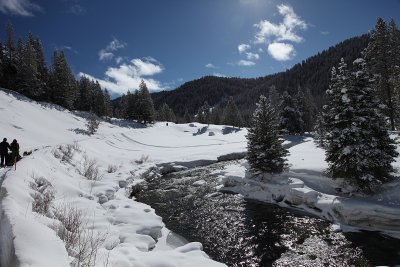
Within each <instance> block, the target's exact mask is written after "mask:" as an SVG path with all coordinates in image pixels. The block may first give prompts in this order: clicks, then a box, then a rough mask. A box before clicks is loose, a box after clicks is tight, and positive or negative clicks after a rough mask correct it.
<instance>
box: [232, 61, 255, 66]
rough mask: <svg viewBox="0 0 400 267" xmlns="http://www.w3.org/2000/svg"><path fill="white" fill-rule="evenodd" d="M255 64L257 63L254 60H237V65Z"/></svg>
mask: <svg viewBox="0 0 400 267" xmlns="http://www.w3.org/2000/svg"><path fill="white" fill-rule="evenodd" d="M255 64H256V63H254V62H253V61H250V60H239V61H238V62H236V65H238V66H244V67H250V66H254V65H255Z"/></svg>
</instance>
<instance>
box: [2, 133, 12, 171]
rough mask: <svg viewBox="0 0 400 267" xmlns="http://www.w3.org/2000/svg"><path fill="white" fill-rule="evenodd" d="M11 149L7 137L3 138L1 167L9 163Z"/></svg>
mask: <svg viewBox="0 0 400 267" xmlns="http://www.w3.org/2000/svg"><path fill="white" fill-rule="evenodd" d="M9 149H10V150H11V147H10V144H9V143H8V142H7V138H4V139H3V142H1V143H0V157H1V165H0V166H1V167H5V166H6V164H7V157H8V150H9Z"/></svg>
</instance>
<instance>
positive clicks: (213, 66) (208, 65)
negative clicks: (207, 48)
mask: <svg viewBox="0 0 400 267" xmlns="http://www.w3.org/2000/svg"><path fill="white" fill-rule="evenodd" d="M205 67H206V68H208V69H218V67H217V66H215V65H214V64H212V63H208V64H206V65H205Z"/></svg>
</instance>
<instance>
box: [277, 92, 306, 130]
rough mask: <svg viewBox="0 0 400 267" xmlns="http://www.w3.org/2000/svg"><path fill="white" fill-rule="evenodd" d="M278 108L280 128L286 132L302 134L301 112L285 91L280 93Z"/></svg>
mask: <svg viewBox="0 0 400 267" xmlns="http://www.w3.org/2000/svg"><path fill="white" fill-rule="evenodd" d="M280 110H281V121H280V128H281V129H282V130H283V131H284V132H286V133H288V134H303V132H304V122H303V120H302V118H301V113H300V111H299V108H298V106H297V104H296V102H295V101H294V100H293V98H292V97H291V95H289V93H288V92H287V91H285V92H284V93H283V95H282V102H281V105H280Z"/></svg>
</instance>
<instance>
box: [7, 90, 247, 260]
mask: <svg viewBox="0 0 400 267" xmlns="http://www.w3.org/2000/svg"><path fill="white" fill-rule="evenodd" d="M0 109H1V113H2V118H3V120H2V127H1V130H2V132H1V134H2V135H3V136H4V137H7V138H8V140H12V139H14V138H16V139H17V140H18V142H19V144H20V147H21V154H22V152H23V151H30V150H33V151H34V152H33V153H32V154H31V155H29V156H27V157H24V158H23V159H22V160H21V161H20V162H18V166H17V171H14V170H13V169H11V168H6V169H2V170H1V173H0V175H1V180H3V183H2V190H1V201H2V203H1V211H2V212H1V240H2V243H1V262H2V264H1V266H9V265H13V264H12V263H13V262H14V263H15V262H18V263H19V264H20V266H28V265H29V266H41V267H43V266H52V267H53V266H69V264H70V262H71V261H73V258H71V257H69V256H68V253H67V250H66V248H65V244H64V243H63V242H62V241H61V239H60V238H59V237H58V236H60V234H59V235H58V236H57V234H56V231H58V232H59V231H60V229H61V228H62V227H63V226H60V221H62V220H60V215H59V213H63V212H64V213H67V214H68V211H71V210H72V211H77V213H81V214H82V216H81V217H82V221H83V222H82V224H84V227H85V229H90V231H86V232H84V233H83V234H82V235H87V236H92V241H93V240H98V241H99V243H101V245H99V246H98V247H99V249H98V253H97V255H96V257H94V255H92V256H91V257H92V258H91V261H92V262H93V261H94V258H96V266H107V265H108V266H160V264H162V263H163V264H167V263H168V266H188V265H189V262H190V265H191V266H221V264H219V263H216V262H213V261H211V260H209V259H208V257H207V256H206V255H205V253H204V252H202V250H201V244H199V243H190V244H187V245H185V246H183V247H178V248H174V247H173V246H172V247H171V245H168V244H167V243H168V242H167V241H168V240H169V239H171V238H172V239H173V236H171V234H169V233H168V230H167V229H165V228H164V225H163V223H162V220H161V218H160V217H158V216H157V215H156V214H155V213H154V210H153V209H152V208H151V207H149V206H147V205H145V204H142V203H138V202H135V201H132V200H131V199H130V198H129V190H128V188H130V186H128V185H132V184H135V183H138V182H140V181H141V173H143V172H145V171H146V170H147V169H148V168H149V167H150V166H154V165H155V164H158V163H162V162H172V161H176V162H186V161H195V160H204V159H205V160H216V159H217V157H218V156H219V155H223V154H227V153H230V152H241V151H244V150H245V147H246V142H245V138H244V136H245V134H246V131H245V130H241V131H238V132H233V133H230V134H223V128H222V127H221V126H211V127H209V128H207V129H206V128H204V129H203V128H202V127H204V125H198V124H194V125H174V124H172V123H169V126H166V123H158V124H155V125H154V126H152V127H149V128H141V126H140V125H136V124H129V123H125V122H122V121H115V122H114V124H109V123H106V122H102V123H101V124H100V127H99V131H98V132H97V133H96V134H95V135H93V136H90V137H89V136H88V135H85V134H83V132H84V131H85V129H86V127H85V123H86V121H85V119H84V116H85V114H81V115H82V116H80V114H73V113H71V112H69V111H66V110H63V109H61V108H59V107H55V106H51V105H48V104H38V103H36V102H33V101H30V100H28V99H26V98H24V97H21V96H19V95H15V94H12V93H10V92H5V91H0ZM118 125H120V126H118ZM210 131H212V132H213V133H214V135H213V136H209V132H210ZM3 136H2V138H3ZM68 148H70V150H71V151H72V152H71V154H72V156H71V157H67V158H66V157H64V156H65V153H64V152H65V151H66V149H68ZM63 157H64V160H63ZM89 163H95V165H96V166H97V167H98V171H99V172H98V177H95V178H98V179H94V180H89V179H88V178H86V177H84V176H83V175H82V174H84V169H85V167H86V166H87V165H88V164H89ZM43 181H44V182H43ZM43 184H46V185H44V186H43ZM46 187H47V188H46ZM50 189H51V191H53V192H54V195H55V198H54V201H53V206H54V207H55V208H56V210H54V209H50V210H49V211H47V212H46V213H45V214H44V215H43V214H40V213H37V212H32V205H34V204H35V202H34V199H35V198H38V197H37V196H38V195H40V194H42V193H43V194H45V193H46V192H47V191H49V190H50ZM100 203H101V204H100ZM57 213H58V214H57ZM70 213H71V212H70ZM64 226H65V225H64ZM66 228H67V227H66ZM156 240H158V242H156ZM100 241H101V242H100ZM78 245H81V246H83V244H78ZM13 249H15V254H16V256H17V259H14V258H9V256H10V255H9V254H8V253H9V252H12V250H13ZM72 250H74V249H72ZM75 250H76V249H75ZM78 252H79V251H74V252H72V253H71V252H70V253H69V254H70V255H73V254H74V253H75V254H78ZM106 262H107V263H108V264H107V265H106V264H105V263H106ZM165 266H166V265H165Z"/></svg>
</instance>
